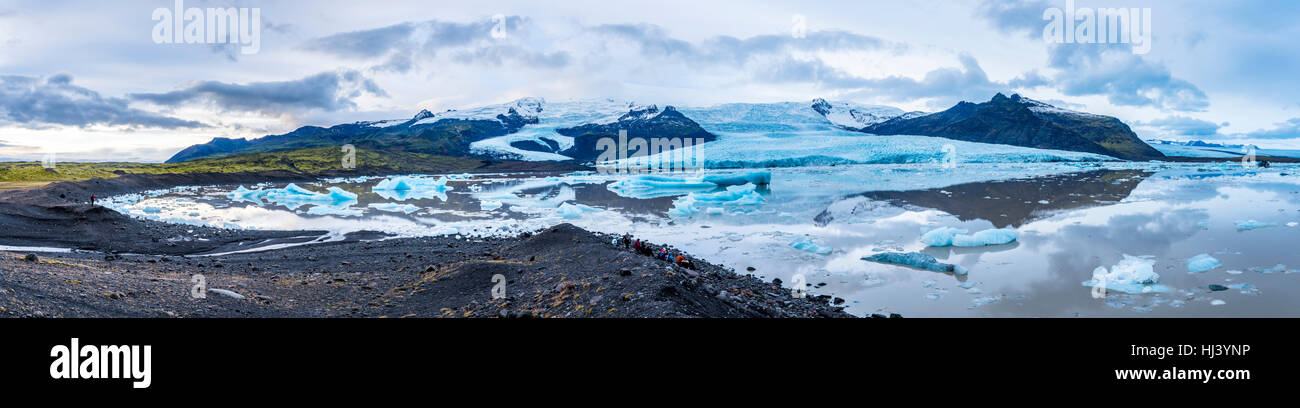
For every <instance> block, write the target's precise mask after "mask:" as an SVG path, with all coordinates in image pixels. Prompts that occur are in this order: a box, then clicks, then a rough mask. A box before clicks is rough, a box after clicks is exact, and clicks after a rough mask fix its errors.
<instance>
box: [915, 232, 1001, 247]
mask: <svg viewBox="0 0 1300 408" xmlns="http://www.w3.org/2000/svg"><path fill="white" fill-rule="evenodd" d="M1019 235H1020V234H1019V233H1018V232H1017V231H1016V230H1014V229H1011V228H1006V229H987V230H983V231H980V232H976V233H974V234H966V230H964V229H958V228H951V227H940V228H935V229H933V230H931V231H930V232H927V233H925V234H922V235H921V242H923V243H925V244H926V245H929V246H932V247H946V246H957V247H978V246H986V245H1003V244H1010V243H1012V242H1014V241H1015V240H1016V238H1017V237H1019Z"/></svg>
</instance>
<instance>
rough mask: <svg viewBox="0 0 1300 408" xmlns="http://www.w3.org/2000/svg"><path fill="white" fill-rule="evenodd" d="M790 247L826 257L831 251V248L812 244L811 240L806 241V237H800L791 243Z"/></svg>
mask: <svg viewBox="0 0 1300 408" xmlns="http://www.w3.org/2000/svg"><path fill="white" fill-rule="evenodd" d="M790 247H792V248H794V249H798V250H800V251H804V252H812V253H814V254H818V255H826V254H829V253H831V251H832V250H833V249H832V248H831V247H828V246H821V245H817V243H816V242H813V241H812V240H811V239H808V238H806V237H800V238H799V239H796V240H794V241H791V242H790Z"/></svg>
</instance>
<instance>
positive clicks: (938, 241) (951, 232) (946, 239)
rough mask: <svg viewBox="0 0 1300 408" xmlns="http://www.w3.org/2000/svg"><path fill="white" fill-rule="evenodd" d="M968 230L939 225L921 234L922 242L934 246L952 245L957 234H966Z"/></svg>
mask: <svg viewBox="0 0 1300 408" xmlns="http://www.w3.org/2000/svg"><path fill="white" fill-rule="evenodd" d="M965 233H966V230H964V229H959V228H952V227H939V228H935V229H932V230H930V232H927V233H925V234H921V242H922V243H925V244H926V245H929V246H932V247H946V246H952V238H953V237H954V236H956V235H957V234H965Z"/></svg>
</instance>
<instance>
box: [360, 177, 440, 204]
mask: <svg viewBox="0 0 1300 408" xmlns="http://www.w3.org/2000/svg"><path fill="white" fill-rule="evenodd" d="M447 180H448V179H447V176H441V177H438V178H437V179H433V178H429V177H419V176H397V177H391V178H386V179H383V180H380V181H379V183H376V184H375V186H374V187H371V188H370V191H372V192H374V193H376V194H379V196H380V197H383V198H385V199H389V200H397V201H406V200H420V199H430V198H437V199H439V200H443V201H446V200H447V191H450V190H454V188H452V187H451V186H448V185H447Z"/></svg>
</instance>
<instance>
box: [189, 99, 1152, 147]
mask: <svg viewBox="0 0 1300 408" xmlns="http://www.w3.org/2000/svg"><path fill="white" fill-rule="evenodd" d="M737 105H741V104H737ZM744 105H745V106H748V107H750V108H748V109H747V110H746V111H745V112H746V113H745V114H751V115H752V114H755V112H760V113H761V114H762V115H764V116H763V117H762V118H761V119H762V120H764V121H775V122H778V123H780V122H783V120H784V119H786V118H784V116H788V117H789V122H791V123H797V125H798V127H797V129H804V128H807V127H809V126H812V127H823V128H827V129H838V130H840V131H848V132H858V133H862V137H889V136H890V135H920V136H935V137H943V138H948V139H954V140H961V141H968V142H978V143H989V144H1002V145H1012V146H1020V147H1031V148H1039V149H1055V150H1068V151H1075V152H1085V153H1095V154H1101V155H1106V156H1111V157H1115V158H1118V159H1125V160H1151V159H1159V158H1163V157H1164V156H1163V155H1162V154H1161V153H1160V152H1159V151H1157V150H1155V149H1154V148H1152V147H1151V146H1149V145H1147V144H1146V143H1145V142H1143V141H1142V140H1140V139H1138V137H1137V135H1135V134H1134V133H1133V131H1132V130H1131V129H1129V127H1128V126H1127V125H1125V124H1124V123H1123V122H1121V121H1119V120H1118V119H1116V118H1113V117H1109V116H1102V115H1095V114H1090V113H1083V112H1075V111H1070V110H1066V109H1061V108H1057V107H1055V106H1052V105H1050V104H1046V103H1043V102H1039V101H1035V100H1032V99H1029V98H1025V97H1021V96H1020V95H1016V94H1013V95H1011V96H1010V97H1008V96H1005V95H1003V94H1000V93H999V94H997V95H995V96H994V97H993V98H992V99H991V100H989V101H988V102H984V103H971V102H961V103H958V104H957V105H955V106H953V107H952V108H950V109H947V110H944V111H941V112H935V113H925V112H904V111H902V110H900V109H897V108H893V107H887V106H871V105H859V104H854V103H850V102H832V101H827V100H824V99H820V98H819V99H814V100H812V101H810V102H807V103H792V102H785V103H774V104H744ZM721 106H728V105H718V106H715V107H711V108H706V109H683V110H679V109H677V108H675V107H673V106H665V107H663V108H662V109H661V108H659V107H658V106H657V105H639V104H636V103H631V102H621V101H615V100H611V99H603V100H589V101H571V102H558V103H550V102H547V101H546V100H544V99H541V98H523V99H519V100H516V101H513V102H509V103H505V104H498V105H489V106H483V107H477V108H473V109H466V110H463V111H462V110H448V111H444V112H440V113H433V112H430V111H427V110H422V111H420V112H419V113H417V114H416V115H415V116H413V117H411V118H410V119H394V120H385V121H369V122H354V123H347V124H340V125H335V126H331V127H327V128H326V127H318V126H304V127H301V128H298V129H297V130H294V131H292V132H289V133H286V134H282V135H270V136H265V137H261V138H256V139H251V140H249V139H244V138H239V139H230V138H215V139H213V140H212V141H210V142H208V143H204V144H198V145H194V146H190V147H187V148H185V149H183V150H181V151H180V152H178V153H176V154H175V155H174V156H172V157H171V158H170V159H168V160H167V162H168V163H175V162H184V161H189V160H195V159H201V158H215V157H226V156H234V155H241V154H249V153H265V152H274V151H284V150H296V149H303V148H316V147H327V146H342V145H343V144H352V145H354V146H356V147H358V148H366V149H371V150H377V151H394V152H416V153H426V154H437V155H445V156H453V157H472V158H481V159H516V160H535V161H536V160H551V161H573V162H578V163H586V162H591V161H593V160H595V158H596V157H597V155H598V153H599V152H597V151H596V140H599V139H600V138H605V137H610V138H617V137H618V133H619V131H620V130H625V131H627V134H628V137H642V138H650V137H657V138H683V139H684V138H691V139H695V140H703V141H705V142H712V141H715V140H717V139H718V137H719V133H723V134H725V133H726V132H727V131H731V130H735V128H737V127H744V126H745V124H744V122H745V120H744V119H745V118H743V117H742V118H718V117H714V116H718V115H724V116H725V114H726V112H728V111H727V110H719V109H718V107H721ZM755 106H758V107H762V108H765V109H753V107H755ZM719 112H721V113H719ZM691 115H696V117H692V116H691ZM704 115H710V117H702V116H704ZM701 122H705V123H708V124H710V127H709V129H706V127H705V126H701ZM722 122H725V123H726V124H725V125H715V124H717V123H722ZM795 130H796V128H790V129H783V128H776V129H771V132H774V133H776V132H783V131H790V132H791V133H792V134H794V135H795V137H798V136H797V134H798V133H797V132H796V131H795ZM850 135H851V133H850ZM615 140H617V139H615Z"/></svg>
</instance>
